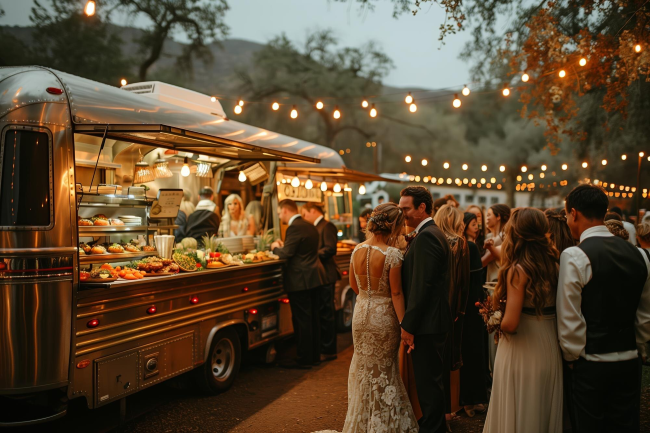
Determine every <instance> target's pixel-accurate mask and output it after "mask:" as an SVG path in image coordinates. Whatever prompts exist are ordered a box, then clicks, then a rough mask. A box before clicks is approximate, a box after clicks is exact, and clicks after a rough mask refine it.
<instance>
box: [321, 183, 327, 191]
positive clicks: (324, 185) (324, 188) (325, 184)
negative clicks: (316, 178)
mask: <svg viewBox="0 0 650 433" xmlns="http://www.w3.org/2000/svg"><path fill="white" fill-rule="evenodd" d="M320 190H321V191H323V192H325V191H327V182H321V183H320Z"/></svg>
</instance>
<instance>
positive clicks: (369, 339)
mask: <svg viewBox="0 0 650 433" xmlns="http://www.w3.org/2000/svg"><path fill="white" fill-rule="evenodd" d="M403 227H404V214H403V212H402V210H401V209H400V208H399V207H398V206H397V205H396V204H395V203H384V204H380V205H379V206H377V207H376V208H375V210H374V211H373V213H372V214H371V215H370V218H368V225H367V227H366V234H367V240H366V241H365V242H364V243H362V244H359V245H357V247H356V248H355V249H354V251H353V252H352V258H351V259H350V262H351V263H350V285H351V286H352V289H353V290H354V291H355V292H356V293H357V294H358V297H357V303H356V306H355V308H354V318H353V319H352V337H353V339H354V356H353V357H352V363H351V365H350V373H349V376H348V413H347V416H346V418H345V425H344V426H343V432H344V433H352V432H354V433H357V432H359V433H361V432H364V433H365V432H368V433H416V432H417V431H418V424H417V420H416V419H415V416H414V415H413V409H412V408H411V403H410V402H409V398H408V395H407V393H406V390H405V388H404V384H403V383H402V380H401V378H400V373H399V364H398V353H399V347H400V344H402V343H401V329H400V322H401V320H402V318H403V316H404V295H403V293H402V280H401V266H402V260H403V257H402V253H401V252H400V251H399V250H398V249H397V248H395V246H394V245H395V244H396V242H397V240H398V238H399V236H400V234H401V232H402V228H403ZM410 349H414V348H413V347H411V348H410ZM409 351H410V350H409ZM327 432H333V430H328V431H323V432H319V433H327Z"/></svg>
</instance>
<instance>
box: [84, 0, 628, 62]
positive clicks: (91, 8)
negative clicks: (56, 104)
mask: <svg viewBox="0 0 650 433" xmlns="http://www.w3.org/2000/svg"><path fill="white" fill-rule="evenodd" d="M84 13H85V14H86V16H89V17H92V16H93V15H95V2H94V1H93V0H89V1H88V2H87V3H86V7H85V8H84ZM639 51H640V50H639ZM639 51H637V53H638V52H639Z"/></svg>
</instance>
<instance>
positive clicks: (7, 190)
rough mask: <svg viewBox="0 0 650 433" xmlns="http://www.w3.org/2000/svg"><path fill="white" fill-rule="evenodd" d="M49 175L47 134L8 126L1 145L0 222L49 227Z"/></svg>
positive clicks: (34, 227) (22, 226) (9, 225)
mask: <svg viewBox="0 0 650 433" xmlns="http://www.w3.org/2000/svg"><path fill="white" fill-rule="evenodd" d="M51 177H52V176H51V166H50V140H49V136H48V135H47V134H46V133H44V132H39V131H27V130H20V129H13V128H11V129H9V130H8V131H7V132H6V133H5V135H4V137H3V140H2V146H1V148H0V226H2V228H16V229H18V228H30V229H37V228H44V229H47V228H51V226H52V222H53V221H52V192H51V189H50V185H51Z"/></svg>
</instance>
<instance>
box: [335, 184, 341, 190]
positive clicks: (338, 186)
mask: <svg viewBox="0 0 650 433" xmlns="http://www.w3.org/2000/svg"><path fill="white" fill-rule="evenodd" d="M334 192H341V184H339V183H337V184H336V185H334Z"/></svg>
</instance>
